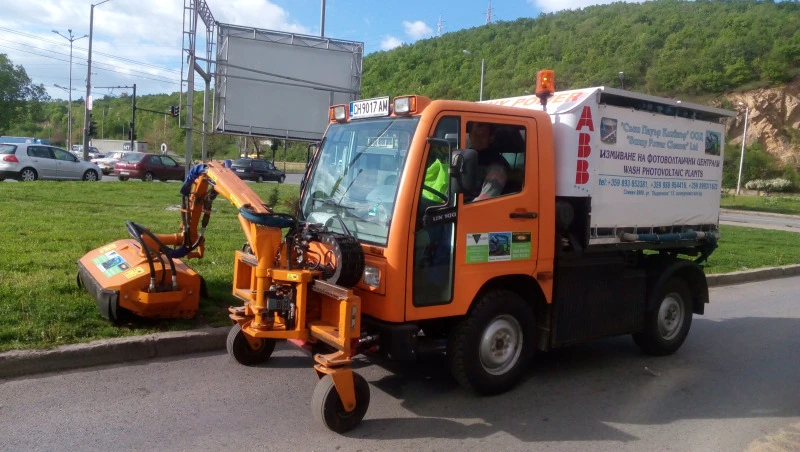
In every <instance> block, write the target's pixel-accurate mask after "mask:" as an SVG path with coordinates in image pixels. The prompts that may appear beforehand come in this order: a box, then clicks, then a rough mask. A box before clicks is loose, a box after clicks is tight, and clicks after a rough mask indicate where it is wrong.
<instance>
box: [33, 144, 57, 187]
mask: <svg viewBox="0 0 800 452" xmlns="http://www.w3.org/2000/svg"><path fill="white" fill-rule="evenodd" d="M27 152H28V158H29V159H31V163H32V164H33V168H34V169H35V170H36V173H38V174H39V178H40V179H54V178H55V177H56V174H57V173H58V162H56V160H55V157H54V156H53V153H52V152H50V148H49V147H47V146H28V151H27Z"/></svg>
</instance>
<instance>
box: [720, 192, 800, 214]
mask: <svg viewBox="0 0 800 452" xmlns="http://www.w3.org/2000/svg"><path fill="white" fill-rule="evenodd" d="M721 206H722V207H723V208H726V209H737V210H750V211H755V212H771V213H783V214H789V215H800V196H789V195H779V194H773V195H770V197H768V198H764V197H760V196H733V195H725V196H723V197H722V201H721Z"/></svg>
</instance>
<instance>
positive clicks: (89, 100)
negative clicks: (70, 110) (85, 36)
mask: <svg viewBox="0 0 800 452" xmlns="http://www.w3.org/2000/svg"><path fill="white" fill-rule="evenodd" d="M107 1H109V0H103V1H102V2H100V3H98V4H96V5H92V7H91V8H90V10H89V57H88V58H87V60H86V98H85V99H84V112H83V159H84V160H87V161H88V160H89V114H90V113H91V111H92V107H91V105H92V29H93V28H94V7H95V6H99V5H102V4H103V3H105V2H107Z"/></svg>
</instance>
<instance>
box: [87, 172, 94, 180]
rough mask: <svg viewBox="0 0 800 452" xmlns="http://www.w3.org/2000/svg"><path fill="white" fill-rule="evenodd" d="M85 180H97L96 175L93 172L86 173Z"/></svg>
mask: <svg viewBox="0 0 800 452" xmlns="http://www.w3.org/2000/svg"><path fill="white" fill-rule="evenodd" d="M86 180H88V181H95V180H97V174H95V173H94V171H89V172H88V173H86Z"/></svg>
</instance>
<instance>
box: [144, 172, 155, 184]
mask: <svg viewBox="0 0 800 452" xmlns="http://www.w3.org/2000/svg"><path fill="white" fill-rule="evenodd" d="M144 180H146V181H147V182H153V175H152V174H150V173H147V174H145V175H144Z"/></svg>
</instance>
